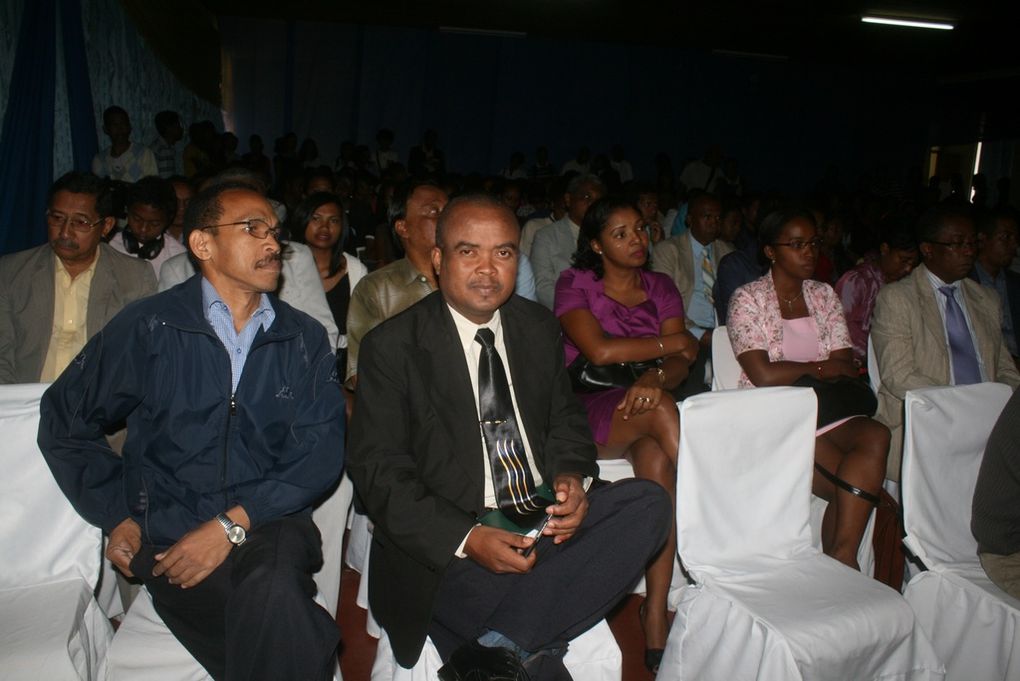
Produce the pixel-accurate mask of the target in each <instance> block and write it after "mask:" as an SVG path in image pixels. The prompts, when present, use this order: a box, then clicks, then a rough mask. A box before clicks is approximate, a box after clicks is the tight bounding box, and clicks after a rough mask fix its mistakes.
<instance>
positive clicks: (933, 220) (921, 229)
mask: <svg viewBox="0 0 1020 681" xmlns="http://www.w3.org/2000/svg"><path fill="white" fill-rule="evenodd" d="M957 219H959V220H970V221H972V222H973V220H974V211H973V210H972V209H971V208H970V206H968V205H966V204H960V203H940V204H938V205H935V206H932V207H931V208H929V209H928V210H926V211H925V212H924V213H922V214H921V217H920V218H919V219H918V220H917V241H918V243H926V242H927V243H931V242H933V241H938V239H939V234H940V233H941V232H942V230H943V229H944V228H945V227H946V225H947V224H948V223H949V222H950V221H951V220H957Z"/></svg>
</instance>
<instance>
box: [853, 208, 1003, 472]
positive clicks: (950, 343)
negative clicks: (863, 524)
mask: <svg viewBox="0 0 1020 681" xmlns="http://www.w3.org/2000/svg"><path fill="white" fill-rule="evenodd" d="M918 242H919V243H920V251H921V258H922V260H923V261H924V264H922V265H920V266H918V267H917V269H915V270H914V271H913V272H912V273H911V274H910V275H908V276H906V277H904V278H903V279H900V280H899V281H897V282H894V283H892V284H889V285H888V286H885V287H883V288H882V290H881V291H880V292H879V294H878V300H877V301H876V303H875V314H874V317H873V319H872V322H871V340H872V343H873V344H874V348H875V356H876V357H877V359H878V367H879V374H880V376H881V383H882V384H881V388H880V389H879V393H878V414H877V415H876V418H877V419H878V420H879V421H881V422H882V423H884V424H885V425H887V426H889V430H890V431H892V443H891V446H890V449H889V458H888V471H887V473H886V476H887V477H888V478H889V479H891V480H899V477H900V456H901V452H902V447H903V400H904V397H905V396H906V393H907V391H908V390H914V389H917V388H926V387H928V386H936V385H963V384H967V383H979V382H982V381H994V382H996V383H1005V384H1006V385H1009V386H1010V387H1012V388H1016V387H1017V385H1020V373H1017V370H1016V366H1015V365H1014V364H1013V359H1012V357H1010V354H1009V350H1007V349H1006V343H1005V341H1004V340H1003V337H1002V328H1001V327H1000V324H999V320H1000V316H1001V310H1000V304H999V297H998V295H996V293H995V291H994V290H992V289H989V288H985V287H983V286H981V285H980V284H978V283H977V282H975V281H972V280H970V279H969V278H968V277H967V274H968V273H969V272H970V270H971V268H972V267H973V266H974V258H975V254H976V250H977V247H976V237H975V232H974V219H973V217H972V216H971V214H970V210H969V208H968V207H966V206H952V205H941V206H936V207H935V208H932V209H931V210H929V211H928V212H927V213H925V214H924V215H923V216H921V219H920V222H919V224H918Z"/></svg>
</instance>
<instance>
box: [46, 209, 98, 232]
mask: <svg viewBox="0 0 1020 681" xmlns="http://www.w3.org/2000/svg"><path fill="white" fill-rule="evenodd" d="M102 221H103V218H99V219H98V220H95V221H92V222H90V221H89V219H88V218H85V217H82V216H80V215H64V214H63V213H59V212H57V211H53V210H48V211H46V224H48V225H49V226H50V227H53V228H54V229H60V228H62V227H63V226H64V225H68V226H69V227H70V228H71V229H73V230H74V231H76V232H78V233H79V234H88V233H89V232H90V231H92V228H93V227H95V226H96V225H98V224H99V223H100V222H102Z"/></svg>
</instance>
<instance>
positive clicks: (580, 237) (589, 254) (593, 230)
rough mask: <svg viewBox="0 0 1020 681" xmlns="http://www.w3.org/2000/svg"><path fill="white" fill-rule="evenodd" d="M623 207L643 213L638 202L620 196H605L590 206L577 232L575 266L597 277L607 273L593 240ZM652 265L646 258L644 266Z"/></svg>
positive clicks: (573, 261)
mask: <svg viewBox="0 0 1020 681" xmlns="http://www.w3.org/2000/svg"><path fill="white" fill-rule="evenodd" d="M623 209H630V210H632V211H634V212H635V213H637V214H638V215H641V211H640V210H638V207H637V204H636V203H634V202H633V201H631V200H629V199H626V198H623V197H619V196H606V197H603V198H601V199H599V200H598V201H596V202H595V203H593V204H591V206H589V207H588V212H587V213H585V214H584V219H583V220H581V229H580V231H579V232H578V233H577V250H576V251H574V257H573V260H572V264H573V265H574V267H576V268H577V269H579V270H588V271H590V272H593V273H594V274H595V278H596V279H601V278H602V277H603V275H605V273H606V272H605V269H604V267H603V265H602V256H601V255H599V254H598V253H596V252H595V251H593V250H592V248H591V242H592V241H594V240H595V239H598V238H599V236H601V234H602V230H604V229H605V228H606V225H607V224H608V223H609V216H610V215H612V214H613V213H615V212H616V211H618V210H623ZM650 267H651V262H650V261H649V260H646V261H645V265H644V268H645V269H649V268H650Z"/></svg>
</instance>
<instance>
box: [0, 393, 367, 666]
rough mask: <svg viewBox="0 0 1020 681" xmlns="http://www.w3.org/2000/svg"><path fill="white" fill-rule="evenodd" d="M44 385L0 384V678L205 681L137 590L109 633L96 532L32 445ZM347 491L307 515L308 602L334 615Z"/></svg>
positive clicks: (345, 484) (344, 486) (346, 487)
mask: <svg viewBox="0 0 1020 681" xmlns="http://www.w3.org/2000/svg"><path fill="white" fill-rule="evenodd" d="M46 387H47V386H46V385H43V384H26V385H5V386H0V433H3V437H4V446H3V447H0V465H2V467H3V470H4V471H5V474H4V476H3V478H2V482H0V517H2V518H3V519H4V522H3V523H0V546H3V547H4V548H3V551H2V552H0V612H2V616H0V681H72V680H73V681H105V680H106V679H113V681H120V680H123V681H207V680H208V681H211V677H209V675H208V674H207V673H206V672H205V670H204V669H203V668H202V667H201V665H199V664H198V662H196V661H195V659H194V658H193V657H192V656H191V655H190V654H189V653H188V651H187V650H186V649H185V648H184V646H183V645H181V643H180V642H179V641H178V640H177V639H176V638H175V637H174V636H173V634H172V633H171V632H170V630H169V629H168V628H167V627H166V625H165V624H163V621H162V619H160V617H159V615H158V614H156V611H155V609H154V607H153V604H152V599H151V597H150V596H149V594H148V592H147V591H146V590H145V589H144V588H142V589H141V590H140V591H139V593H138V597H137V598H135V600H134V602H133V603H132V604H131V605H130V608H129V609H128V610H127V614H126V616H125V617H124V620H123V621H122V622H121V625H120V627H119V628H118V629H117V632H116V634H114V632H113V628H112V627H111V625H110V622H109V620H108V619H107V615H106V613H105V612H103V610H102V609H101V608H100V607H99V604H98V603H97V602H96V600H95V598H94V596H93V593H94V590H95V587H96V582H97V580H98V578H99V574H100V564H101V555H102V546H103V539H102V533H101V532H100V530H99V529H98V528H96V527H93V526H91V525H89V524H88V523H86V522H85V521H84V520H83V519H82V518H81V516H79V515H78V513H77V512H76V511H75V510H74V508H73V507H72V506H71V504H70V503H69V502H68V501H67V499H66V497H65V496H64V494H63V493H62V492H61V491H60V488H59V487H57V484H56V482H55V481H54V479H53V476H52V474H51V473H50V471H49V468H48V466H47V465H46V462H45V460H44V459H43V457H42V454H41V453H40V452H39V448H38V446H37V445H36V435H37V432H38V429H39V399H40V397H41V396H42V393H43V392H44V391H45V389H46ZM352 495H353V492H352V487H351V484H350V482H349V481H347V480H346V478H344V479H343V480H342V481H341V483H340V484H339V485H338V486H337V488H336V489H335V490H334V491H333V492H332V493H331V494H330V495H329V496H328V497H327V498H326V499H325V500H324V501H323V502H322V503H321V504H320V505H319V506H318V507H317V508H316V509H315V511H314V513H313V515H312V517H313V519H314V520H315V523H316V525H317V526H318V528H319V531H320V533H321V535H322V540H323V542H322V551H323V566H322V569H321V570H320V571H319V572H318V573H316V575H315V583H316V586H317V587H318V594H317V595H316V601H317V602H318V603H319V604H320V605H322V606H323V607H324V608H325V609H326V610H327V611H329V612H331V613H333V614H334V616H335V614H336V609H337V603H338V600H339V593H340V572H341V565H342V561H341V558H342V556H341V552H342V543H343V535H344V529H345V526H346V521H347V512H348V509H349V507H350V504H351V498H352ZM334 678H335V679H337V680H338V681H339V679H341V676H340V668H339V665H337V666H336V668H335V671H334Z"/></svg>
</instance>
